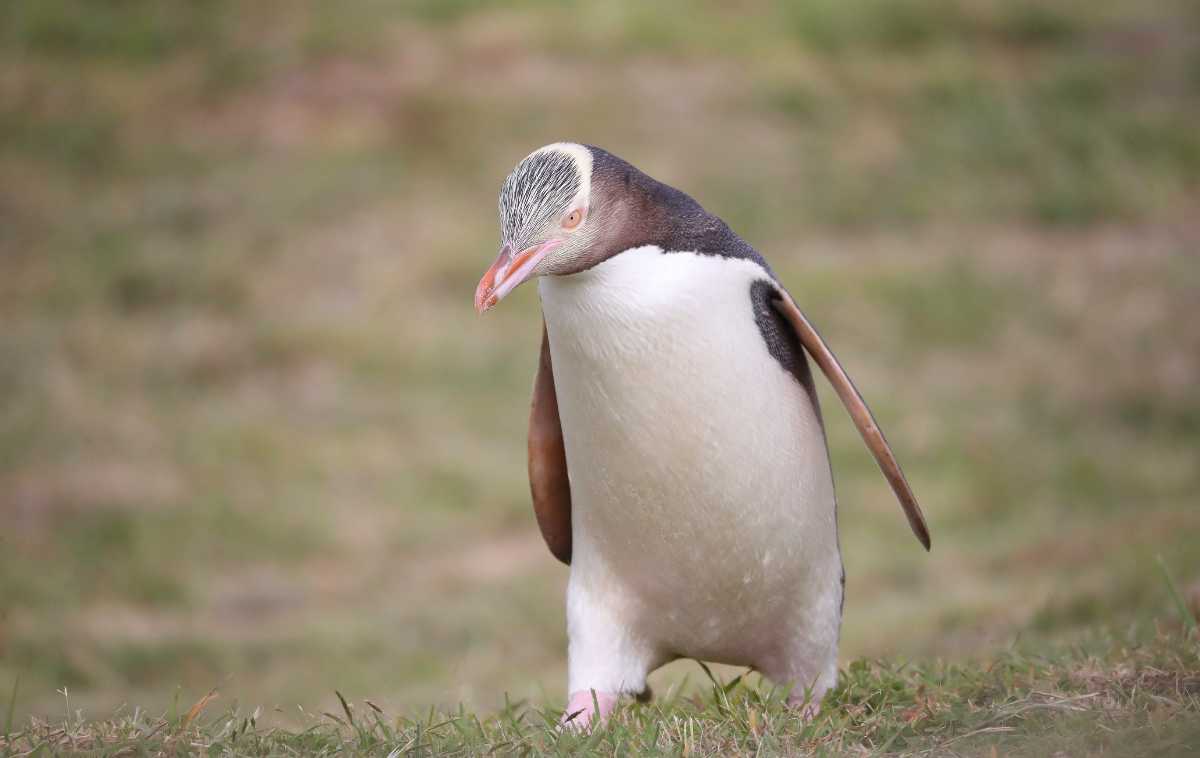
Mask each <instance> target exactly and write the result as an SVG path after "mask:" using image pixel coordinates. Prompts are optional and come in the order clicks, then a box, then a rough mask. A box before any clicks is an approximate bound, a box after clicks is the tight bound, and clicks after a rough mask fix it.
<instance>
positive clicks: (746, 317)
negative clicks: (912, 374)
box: [475, 142, 929, 726]
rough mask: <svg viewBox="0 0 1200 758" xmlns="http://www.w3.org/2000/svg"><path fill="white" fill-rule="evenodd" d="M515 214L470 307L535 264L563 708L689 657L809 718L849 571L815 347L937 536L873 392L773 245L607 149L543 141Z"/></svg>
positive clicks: (539, 442) (505, 212) (511, 198)
mask: <svg viewBox="0 0 1200 758" xmlns="http://www.w3.org/2000/svg"><path fill="white" fill-rule="evenodd" d="M500 225H501V235H502V247H501V249H500V254H499V256H498V257H497V258H496V261H495V263H493V264H492V266H491V268H490V269H488V271H487V273H486V274H484V276H483V279H482V280H481V281H480V282H479V287H478V289H477V290H476V292H475V307H476V310H478V311H479V312H480V313H482V312H484V311H486V310H487V309H489V308H491V307H492V306H493V305H495V304H496V303H497V302H498V301H499V300H500V299H502V298H503V297H504V296H505V295H507V294H508V293H509V292H511V291H512V290H513V289H514V288H515V287H517V285H519V284H521V283H522V282H524V281H526V280H528V279H532V278H534V277H537V278H538V291H539V293H540V295H541V300H542V312H543V321H544V326H543V331H542V351H541V360H540V363H539V366H538V369H537V375H536V378H535V380H534V389H533V404H532V411H531V414H530V419H529V479H530V485H531V489H532V493H533V506H534V512H535V514H536V517H537V522H538V525H539V527H540V528H541V531H542V535H543V537H544V538H545V540H546V544H547V545H548V546H549V548H550V552H551V553H553V554H554V555H555V556H556V557H557V558H558V559H559V560H561V561H563V562H564V563H567V564H569V565H570V567H571V574H570V580H569V582H568V589H567V632H568V637H569V641H570V642H569V649H568V679H569V682H568V692H569V693H570V696H569V701H568V704H567V708H566V711H565V712H564V720H567V721H571V722H572V723H573V724H577V725H584V726H586V725H587V724H588V723H590V722H591V721H592V719H593V717H594V716H595V717H598V718H601V719H603V718H604V717H606V716H607V714H608V713H609V712H610V711H611V710H612V708H613V707H614V706H615V704H616V702H617V699H618V697H619V696H620V695H622V694H640V693H642V692H643V691H644V690H645V688H646V676H647V675H648V674H649V673H650V672H651V671H653V670H654V669H656V668H658V667H659V666H661V665H663V664H664V663H667V662H669V661H671V660H674V659H676V658H680V657H689V658H696V659H701V660H710V661H717V662H723V663H731V664H738V665H745V666H751V667H753V668H755V669H756V670H758V671H760V672H761V673H762V674H764V675H765V676H766V677H768V678H769V679H771V680H773V681H775V682H777V683H779V684H781V685H785V686H790V687H792V690H791V693H792V694H791V696H790V698H791V702H793V703H794V704H797V705H807V706H808V708H809V710H808V712H810V713H811V712H812V708H813V707H814V706H815V705H816V704H819V703H820V700H821V697H822V696H823V695H824V694H825V692H826V691H827V690H828V689H829V688H830V687H832V686H833V685H834V684H835V682H836V679H837V645H838V635H839V632H840V628H841V614H842V593H843V587H844V582H845V576H844V573H843V568H842V560H841V552H840V549H839V547H838V533H837V516H836V502H835V499H834V491H833V478H832V473H831V471H830V464H829V452H828V449H827V447H826V443H825V431H824V427H823V424H822V421H821V411H820V408H819V407H818V404H817V395H816V391H815V389H814V387H813V380H812V375H811V374H810V372H809V368H808V362H807V360H806V358H805V353H804V350H805V349H807V351H808V353H809V354H811V356H812V357H813V359H814V360H815V361H816V362H817V365H818V366H820V368H821V369H822V371H823V372H824V373H825V375H826V376H827V377H828V378H829V380H830V382H831V383H832V384H833V387H834V389H835V390H836V391H837V394H838V396H839V397H840V398H841V400H842V402H843V403H844V404H845V406H846V408H847V410H848V411H849V413H850V416H851V417H852V418H853V420H854V422H855V424H856V425H857V427H858V429H859V431H860V432H861V433H862V436H863V438H864V440H865V441H866V443H867V445H868V447H869V448H870V449H871V452H872V453H873V454H874V455H875V458H876V460H877V461H878V462H879V465H880V467H881V468H882V470H883V473H884V475H885V476H886V477H887V479H888V481H889V483H890V484H891V486H892V489H893V490H894V491H895V493H896V496H897V497H898V498H899V500H900V503H901V505H902V506H903V507H904V511H905V513H906V515H907V517H908V522H909V525H910V526H911V527H912V530H913V532H914V533H915V534H916V536H917V539H919V540H920V541H921V544H923V545H924V546H925V548H926V549H928V548H929V532H928V530H927V529H926V526H925V520H924V517H923V516H922V514H921V510H920V507H919V506H918V505H917V502H916V499H915V498H914V496H913V493H912V491H911V490H910V489H909V487H908V484H907V482H906V481H905V479H904V474H903V473H902V472H901V470H900V467H899V465H898V464H897V462H896V459H895V457H894V456H893V455H892V452H891V450H890V448H889V447H888V444H887V442H886V440H885V439H884V437H883V433H882V432H881V431H880V429H879V427H878V426H877V425H876V424H875V421H874V419H873V418H872V416H871V412H870V410H868V408H867V406H866V404H865V403H864V401H863V399H862V397H861V396H860V395H859V394H858V391H857V390H856V389H855V388H854V385H853V384H852V383H851V382H850V379H849V377H848V376H847V375H846V373H845V371H843V369H842V367H841V365H840V364H839V363H838V361H837V359H836V358H835V357H834V356H833V354H832V353H831V352H830V351H829V349H828V348H827V347H826V345H825V343H824V342H823V341H822V339H821V337H820V336H819V335H818V334H817V332H816V331H815V330H814V329H813V327H812V326H811V325H810V324H809V322H808V321H807V320H806V319H805V317H804V315H803V314H802V313H801V312H800V310H799V309H798V308H797V307H796V304H795V303H794V302H793V300H792V298H791V296H790V295H789V294H788V293H787V291H786V290H785V289H784V288H783V285H782V284H780V282H779V281H778V279H776V277H775V275H774V273H773V272H772V271H771V269H770V267H769V266H768V265H767V263H766V261H765V260H763V258H762V256H761V255H759V254H758V253H757V252H756V251H755V250H754V249H753V248H752V247H750V245H748V244H747V243H746V242H745V241H743V240H742V239H741V238H740V237H738V235H736V234H735V233H734V232H733V231H732V230H730V228H729V227H728V226H727V225H726V224H725V222H723V221H721V219H719V218H717V217H716V216H714V215H712V214H711V213H708V212H707V211H705V210H704V209H703V208H702V207H700V205H699V203H697V202H696V201H695V200H693V199H692V198H691V197H689V196H688V195H686V194H684V193H683V192H680V191H679V190H676V189H674V188H672V187H669V186H667V185H665V184H663V183H661V182H658V181H655V180H654V179H652V178H650V177H649V176H647V175H646V174H643V173H642V172H641V171H639V170H638V169H636V168H634V167H633V166H631V165H630V164H629V163H626V162H625V161H623V160H621V159H620V158H618V157H616V156H614V155H612V154H611V153H608V152H606V151H604V150H602V149H600V148H597V147H592V146H588V145H580V144H575V143H568V142H560V143H556V144H552V145H547V146H546V147H543V148H541V149H539V150H537V151H536V152H534V153H532V154H531V155H529V156H528V157H527V158H525V159H524V160H523V161H521V163H520V164H519V165H518V166H517V167H516V168H515V169H514V170H513V172H512V173H511V174H510V175H509V176H508V178H507V179H506V180H505V182H504V186H503V189H502V190H501V193H500ZM594 704H595V705H594ZM597 706H598V708H599V713H594V710H595V708H596V707H597Z"/></svg>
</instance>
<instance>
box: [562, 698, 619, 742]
mask: <svg viewBox="0 0 1200 758" xmlns="http://www.w3.org/2000/svg"><path fill="white" fill-rule="evenodd" d="M593 694H595V699H594V700H593V699H592V695H593ZM597 706H599V708H600V710H599V711H597V710H596V707H597ZM616 707H617V696H616V695H614V694H612V693H610V692H595V691H594V690H581V691H579V692H572V693H571V697H570V698H569V699H568V700H567V708H566V710H564V711H563V715H562V719H561V720H559V722H558V724H559V726H564V727H568V728H570V729H576V730H579V731H581V732H586V731H589V730H590V729H591V728H592V724H593V722H594V723H596V724H603V723H604V722H605V721H607V720H608V716H609V714H610V713H612V712H613V709H614V708H616Z"/></svg>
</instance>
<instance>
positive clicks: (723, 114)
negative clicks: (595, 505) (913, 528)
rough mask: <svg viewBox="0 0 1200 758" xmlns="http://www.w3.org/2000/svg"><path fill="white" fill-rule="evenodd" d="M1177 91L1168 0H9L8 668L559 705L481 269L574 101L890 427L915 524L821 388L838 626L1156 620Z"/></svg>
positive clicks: (1192, 197) (293, 692)
mask: <svg viewBox="0 0 1200 758" xmlns="http://www.w3.org/2000/svg"><path fill="white" fill-rule="evenodd" d="M1197 124H1200V6H1197V5H1196V4H1195V3H1194V2H1189V1H1187V0H1161V1H1160V2H1156V3H1153V4H1151V3H1136V2H1112V1H1101V2H1083V1H1082V0H1078V1H1076V0H1055V1H1053V2H1045V1H1042V0H963V1H961V2H949V1H948V0H930V1H928V2H918V1H917V0H893V1H891V2H886V1H885V0H809V1H808V2H803V3H799V2H797V3H769V2H762V1H755V0H743V1H742V2H733V3H716V2H710V3H704V4H699V5H697V4H692V3H684V2H682V1H679V2H668V3H661V4H655V5H654V6H653V7H652V6H651V5H650V4H643V3H639V2H636V0H621V1H619V2H606V3H582V2H578V3H565V4H559V3H548V2H535V1H534V0H524V1H523V2H517V3H509V4H500V3H491V2H484V1H483V0H454V1H452V2H434V0H417V1H415V2H398V3H392V2H382V0H378V1H371V2H358V3H337V4H334V3H325V2H320V1H318V0H312V1H311V2H305V3H301V2H262V3H253V4H247V3H234V2H223V1H221V0H209V1H208V2H185V1H184V0H153V1H152V0H144V1H139V0H122V1H120V2H107V3H97V2H87V1H85V0H28V1H21V0H17V1H14V2H8V3H5V4H3V5H2V6H0V324H2V327H0V398H2V400H0V518H2V524H0V683H11V681H12V680H13V678H14V677H15V676H16V675H17V674H20V675H21V677H22V685H21V690H22V695H21V697H20V699H19V701H18V707H17V711H18V714H19V715H20V714H26V713H34V714H46V713H51V712H59V711H60V710H61V708H62V701H61V697H60V696H58V695H55V693H54V690H55V689H56V688H62V687H67V688H68V689H69V691H70V693H71V704H72V707H84V708H86V709H89V712H92V713H96V712H97V711H99V712H101V713H102V712H103V710H104V709H109V708H112V707H115V706H117V705H119V704H121V703H125V702H128V703H131V704H139V705H141V706H144V707H150V708H151V709H153V708H162V707H165V706H166V704H168V703H169V702H170V701H171V699H172V698H173V697H174V696H175V693H176V691H177V688H182V694H181V698H182V699H184V700H188V699H189V698H191V699H194V698H195V697H196V696H197V695H199V694H201V693H202V692H204V691H206V690H207V689H209V688H210V687H213V686H217V687H220V688H221V690H222V691H223V692H224V693H225V695H226V697H227V698H238V699H240V700H241V701H243V702H246V703H251V704H258V703H261V704H263V705H266V706H270V705H274V704H279V705H281V706H285V707H286V708H287V709H292V708H293V707H294V705H295V704H297V703H299V704H303V705H304V706H305V707H306V708H310V709H311V708H321V707H324V708H328V707H330V705H331V703H332V702H333V701H332V690H333V689H334V688H338V689H340V690H342V691H343V692H346V693H348V694H349V695H350V696H351V697H364V696H365V697H371V698H373V699H375V700H377V701H378V702H380V703H383V704H386V705H387V706H388V707H390V708H393V709H401V710H406V709H413V710H419V709H422V708H424V707H427V706H428V705H429V704H432V703H439V704H453V703H457V702H459V701H463V702H466V703H467V704H468V705H473V706H477V707H481V708H484V709H491V708H495V707H497V706H499V705H500V704H501V703H502V702H503V693H504V692H508V693H511V695H512V696H513V697H514V698H519V697H532V698H534V699H536V700H539V701H545V702H547V703H548V704H553V702H554V701H555V699H556V698H558V697H559V696H561V694H562V688H563V684H564V682H563V668H564V657H565V631H564V628H563V627H564V623H563V608H562V592H563V587H564V581H565V577H566V571H565V569H564V568H563V567H561V566H559V565H558V564H557V563H556V562H555V561H554V560H553V559H552V558H551V557H550V556H549V554H548V553H547V552H546V550H545V548H544V547H543V546H542V544H541V542H540V538H539V537H538V535H537V532H536V528H535V526H534V524H533V520H532V517H531V513H530V508H529V504H528V494H527V485H526V481H525V462H524V435H525V418H526V409H527V396H528V390H529V383H530V379H531V376H532V371H533V367H534V359H535V350H536V347H537V340H538V325H537V319H538V317H537V311H538V304H537V298H536V294H535V293H534V291H533V290H532V289H528V290H523V291H522V292H521V293H518V294H517V295H515V296H514V297H513V298H512V299H511V301H506V302H505V307H503V308H500V309H497V311H496V312H495V313H494V314H489V317H488V318H487V319H484V320H477V319H476V317H475V316H474V313H473V311H472V308H471V295H472V291H473V288H474V285H475V282H476V281H477V278H478V276H479V275H480V274H481V272H482V271H483V269H484V268H485V267H486V265H487V264H488V263H489V262H490V261H491V259H492V257H493V256H494V252H495V246H496V244H497V228H496V225H497V222H496V212H495V201H496V194H497V191H498V188H499V185H500V182H501V181H502V179H503V177H504V176H505V174H506V173H507V171H508V170H509V169H510V168H511V167H512V166H513V165H514V164H515V163H516V162H517V161H518V160H519V159H520V158H521V157H523V156H524V155H525V154H526V153H528V152H529V151H530V150H532V149H534V148H536V147H538V146H540V145H542V144H544V143H547V142H551V141H556V140H561V139H572V140H579V141H586V142H591V143H595V144H599V145H602V146H604V147H607V148H608V149H610V150H612V151H614V152H615V153H617V154H619V155H621V156H623V157H625V158H627V159H629V160H630V161H632V162H633V163H635V164H636V165H638V166H640V167H641V168H643V169H645V170H646V171H647V172H649V173H650V174H652V175H654V176H656V177H658V178H660V179H662V180H665V181H667V182H668V183H670V184H673V185H676V186H678V187H681V188H683V189H685V190H687V191H689V192H690V193H692V194H693V195H695V196H696V197H697V198H698V199H699V200H700V201H701V202H702V203H704V204H705V205H706V206H707V207H708V208H709V209H710V210H712V211H714V212H716V213H717V214H719V215H721V216H722V217H724V218H725V219H726V220H727V221H729V222H730V223H731V225H732V226H733V227H734V228H735V229H736V230H737V231H739V232H740V233H741V234H742V235H743V236H745V237H746V238H747V239H748V240H749V241H750V242H751V243H752V244H754V245H755V246H756V247H757V248H758V249H760V250H761V251H762V252H763V253H764V254H765V255H766V256H767V257H768V258H769V259H770V260H771V261H772V263H773V264H774V266H775V268H776V269H777V270H778V271H779V272H780V273H781V275H782V276H783V278H784V280H785V281H786V282H787V284H788V285H789V287H790V288H791V289H792V292H793V293H794V294H795V296H796V297H797V299H798V300H799V302H800V303H801V304H802V305H803V306H804V307H805V308H806V309H807V310H808V312H809V315H810V316H811V317H812V318H813V319H814V320H815V321H816V323H817V324H819V325H820V326H821V328H822V330H823V331H824V333H825V334H826V336H827V337H828V338H829V339H830V341H831V343H832V344H833V345H834V347H835V348H836V349H837V350H838V352H839V354H840V356H841V357H842V359H843V360H844V361H845V363H846V364H847V366H848V368H849V370H850V371H851V373H852V374H853V375H854V376H855V377H856V379H857V381H858V384H859V385H860V387H862V388H863V390H864V392H865V394H866V395H867V397H868V399H869V400H870V401H871V402H872V405H873V407H874V408H875V411H876V413H877V415H878V416H880V418H881V422H882V423H883V425H884V427H885V428H886V429H887V430H888V432H889V436H890V438H891V440H892V441H893V444H895V445H896V447H897V451H898V454H899V456H900V458H901V460H902V461H903V462H904V463H905V464H906V469H907V471H908V474H909V478H910V480H911V481H912V483H913V485H914V487H915V489H916V491H917V492H918V494H919V495H920V496H921V498H922V501H923V503H924V506H925V509H926V513H927V514H928V515H929V517H930V522H931V527H932V530H933V535H934V551H933V552H932V554H930V555H928V556H926V555H924V554H922V553H921V551H920V550H919V548H918V547H917V546H916V544H915V542H913V540H912V538H911V537H910V536H909V534H908V530H907V527H906V526H905V525H904V522H903V519H902V517H901V516H900V513H899V510H898V508H897V506H896V505H895V504H894V502H893V499H892V497H891V495H890V493H889V492H888V490H887V486H886V484H885V483H884V481H883V479H882V477H880V476H879V474H878V472H877V471H876V470H875V468H874V464H873V463H872V462H871V460H870V458H869V457H868V455H867V454H866V452H865V450H863V449H862V447H861V444H860V442H859V440H858V438H857V436H856V434H855V432H854V430H853V428H852V427H851V425H850V424H849V423H848V422H847V421H846V419H845V418H844V415H843V414H842V413H841V411H840V409H839V407H838V406H837V404H836V400H835V399H834V398H833V397H832V395H831V394H830V393H828V392H825V391H824V388H823V397H824V401H825V403H826V407H827V411H826V415H827V417H828V418H829V421H830V430H829V431H830V435H831V445H832V449H833V455H834V468H835V473H836V477H837V482H838V489H839V495H840V501H841V509H842V510H841V514H842V519H841V523H842V540H843V546H844V550H845V556H846V564H847V572H848V576H849V578H848V602H847V605H846V625H845V633H844V646H843V657H844V658H845V659H847V660H848V659H850V658H852V657H856V656H863V655H885V654H886V655H899V656H945V657H950V658H954V657H962V656H974V655H986V654H987V653H988V652H989V651H994V650H996V649H998V648H1002V647H1004V646H1006V645H1009V644H1011V643H1012V642H1013V640H1014V639H1016V638H1018V637H1020V638H1022V639H1023V640H1025V641H1032V644H1036V641H1037V640H1055V641H1062V640H1068V641H1069V640H1071V639H1074V638H1076V637H1077V636H1078V635H1080V634H1083V633H1086V631H1087V630H1088V629H1091V628H1094V627H1097V626H1108V627H1112V628H1117V629H1122V630H1124V629H1127V628H1129V627H1130V626H1131V625H1132V626H1136V625H1139V624H1140V625H1143V626H1144V625H1148V624H1152V623H1154V622H1153V621H1152V619H1154V618H1156V617H1159V616H1162V615H1163V614H1164V609H1166V608H1167V607H1168V605H1167V603H1168V601H1167V597H1166V591H1165V589H1164V585H1163V583H1162V581H1161V578H1160V575H1159V574H1158V571H1157V568H1156V566H1155V562H1154V556H1155V555H1156V554H1158V553H1161V554H1162V555H1163V556H1164V558H1165V559H1166V561H1167V562H1168V564H1169V565H1170V566H1171V567H1172V570H1173V571H1174V572H1175V574H1176V575H1177V576H1178V577H1180V578H1181V580H1183V583H1184V585H1185V588H1186V587H1189V586H1190V587H1195V585H1194V584H1192V583H1194V582H1196V581H1197V580H1200V547H1198V546H1200V502H1197V499H1198V497H1200V496H1198V494H1197V493H1198V492H1200V465H1198V461H1200V452H1198V451H1200V391H1198V389H1197V386H1198V385H1197V382H1198V381H1200V256H1198V253H1200V216H1198V209H1200V129H1197ZM1193 591H1196V592H1200V589H1193ZM685 669H686V666H684V668H683V669H680V668H679V665H677V666H676V670H675V672H674V674H672V673H671V672H668V673H667V674H665V675H659V676H660V677H663V676H666V677H667V678H668V679H669V678H670V677H672V676H678V675H679V671H681V670H685ZM660 681H661V679H660ZM3 686H4V687H5V688H7V687H8V686H10V685H9V684H3ZM189 702H190V701H189ZM292 712H294V711H292Z"/></svg>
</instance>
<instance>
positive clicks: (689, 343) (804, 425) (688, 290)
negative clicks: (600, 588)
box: [539, 247, 840, 636]
mask: <svg viewBox="0 0 1200 758" xmlns="http://www.w3.org/2000/svg"><path fill="white" fill-rule="evenodd" d="M768 278H769V277H768V275H767V274H766V272H765V271H764V270H763V269H762V268H761V267H760V266H758V265H757V264H756V263H754V262H752V261H746V260H730V259H725V258H719V257H714V256H703V255H698V254H694V253H676V252H672V253H665V254H664V253H663V252H661V251H660V250H659V249H658V248H654V247H645V248H638V249H635V250H630V251H626V252H624V253H621V254H619V255H617V256H614V257H613V258H611V259H609V260H608V261H606V262H604V263H602V264H600V265H599V266H596V267H594V268H593V269H591V270H589V271H585V272H583V273H580V274H575V275H572V276H568V277H545V278H543V279H541V280H540V284H539V291H540V293H541V297H542V304H543V309H544V313H545V318H546V323H547V328H548V331H549V336H550V349H551V355H552V358H553V364H554V377H555V387H556V390H557V394H558V402H559V410H560V414H561V418H562V425H563V433H564V438H565V441H566V448H567V462H568V469H569V471H570V479H571V494H572V513H573V530H574V540H573V542H574V558H573V566H572V572H573V581H574V580H575V577H574V575H575V574H579V573H581V574H583V575H584V579H585V580H586V579H587V578H588V577H592V579H593V580H594V581H596V582H612V583H616V584H618V585H620V588H621V591H622V592H625V593H632V594H633V595H635V596H637V597H639V598H641V599H642V600H644V601H645V602H646V603H649V604H654V605H655V607H659V608H661V607H670V608H672V609H673V612H675V613H678V614H682V616H683V617H681V618H677V619H675V620H674V621H675V623H676V624H677V625H678V624H680V623H682V624H684V625H686V624H688V623H691V620H689V619H687V618H686V616H687V615H688V613H689V606H695V607H697V608H699V607H702V606H703V607H706V608H708V609H711V608H712V606H713V605H714V604H717V605H722V606H725V608H724V610H725V611H734V612H744V613H745V614H749V615H751V616H753V615H754V614H755V608H754V606H755V603H754V598H755V597H761V596H762V593H763V592H764V591H767V592H771V591H773V589H778V588H782V587H784V586H787V587H790V588H792V589H790V590H789V592H790V594H791V595H792V596H795V597H796V600H797V602H803V601H804V597H803V596H804V591H803V587H804V586H806V585H807V584H808V583H809V581H808V580H809V579H811V578H813V577H811V576H810V575H811V574H812V573H813V569H814V567H818V566H819V568H820V571H819V572H818V573H820V574H821V575H822V576H821V579H822V580H825V579H827V577H826V576H825V574H826V573H827V572H828V571H829V570H832V569H831V568H830V567H831V566H834V565H835V564H836V563H837V561H838V558H837V537H836V529H835V523H834V497H833V484H832V481H831V477H830V471H829V461H828V454H827V451H826V448H825V440H824V434H823V431H822V429H821V426H820V422H819V420H818V417H817V412H816V409H815V408H814V407H813V406H812V403H811V401H810V399H809V397H808V395H807V393H806V392H805V391H804V389H803V388H802V387H801V385H800V384H799V382H797V381H796V379H795V378H794V377H793V376H792V375H791V374H789V373H788V372H787V371H785V370H784V369H783V368H782V367H781V366H780V364H779V363H778V362H777V361H776V360H775V359H774V358H773V357H772V356H771V355H770V353H769V352H768V350H767V347H766V345H765V343H764V341H763V339H762V337H761V335H760V333H759V331H758V326H757V325H756V323H755V321H754V316H753V309H752V304H751V299H750V285H751V284H752V282H754V281H755V280H759V279H768ZM838 570H840V567H839V569H838ZM680 586H687V587H689V591H690V592H693V593H694V594H695V595H696V596H695V597H694V598H687V597H680V596H679V595H678V592H679V587H680ZM760 605H761V604H760ZM725 616H726V617H728V616H729V613H726V614H725ZM706 617H707V616H706ZM720 634H721V630H714V631H713V635H715V636H720Z"/></svg>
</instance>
